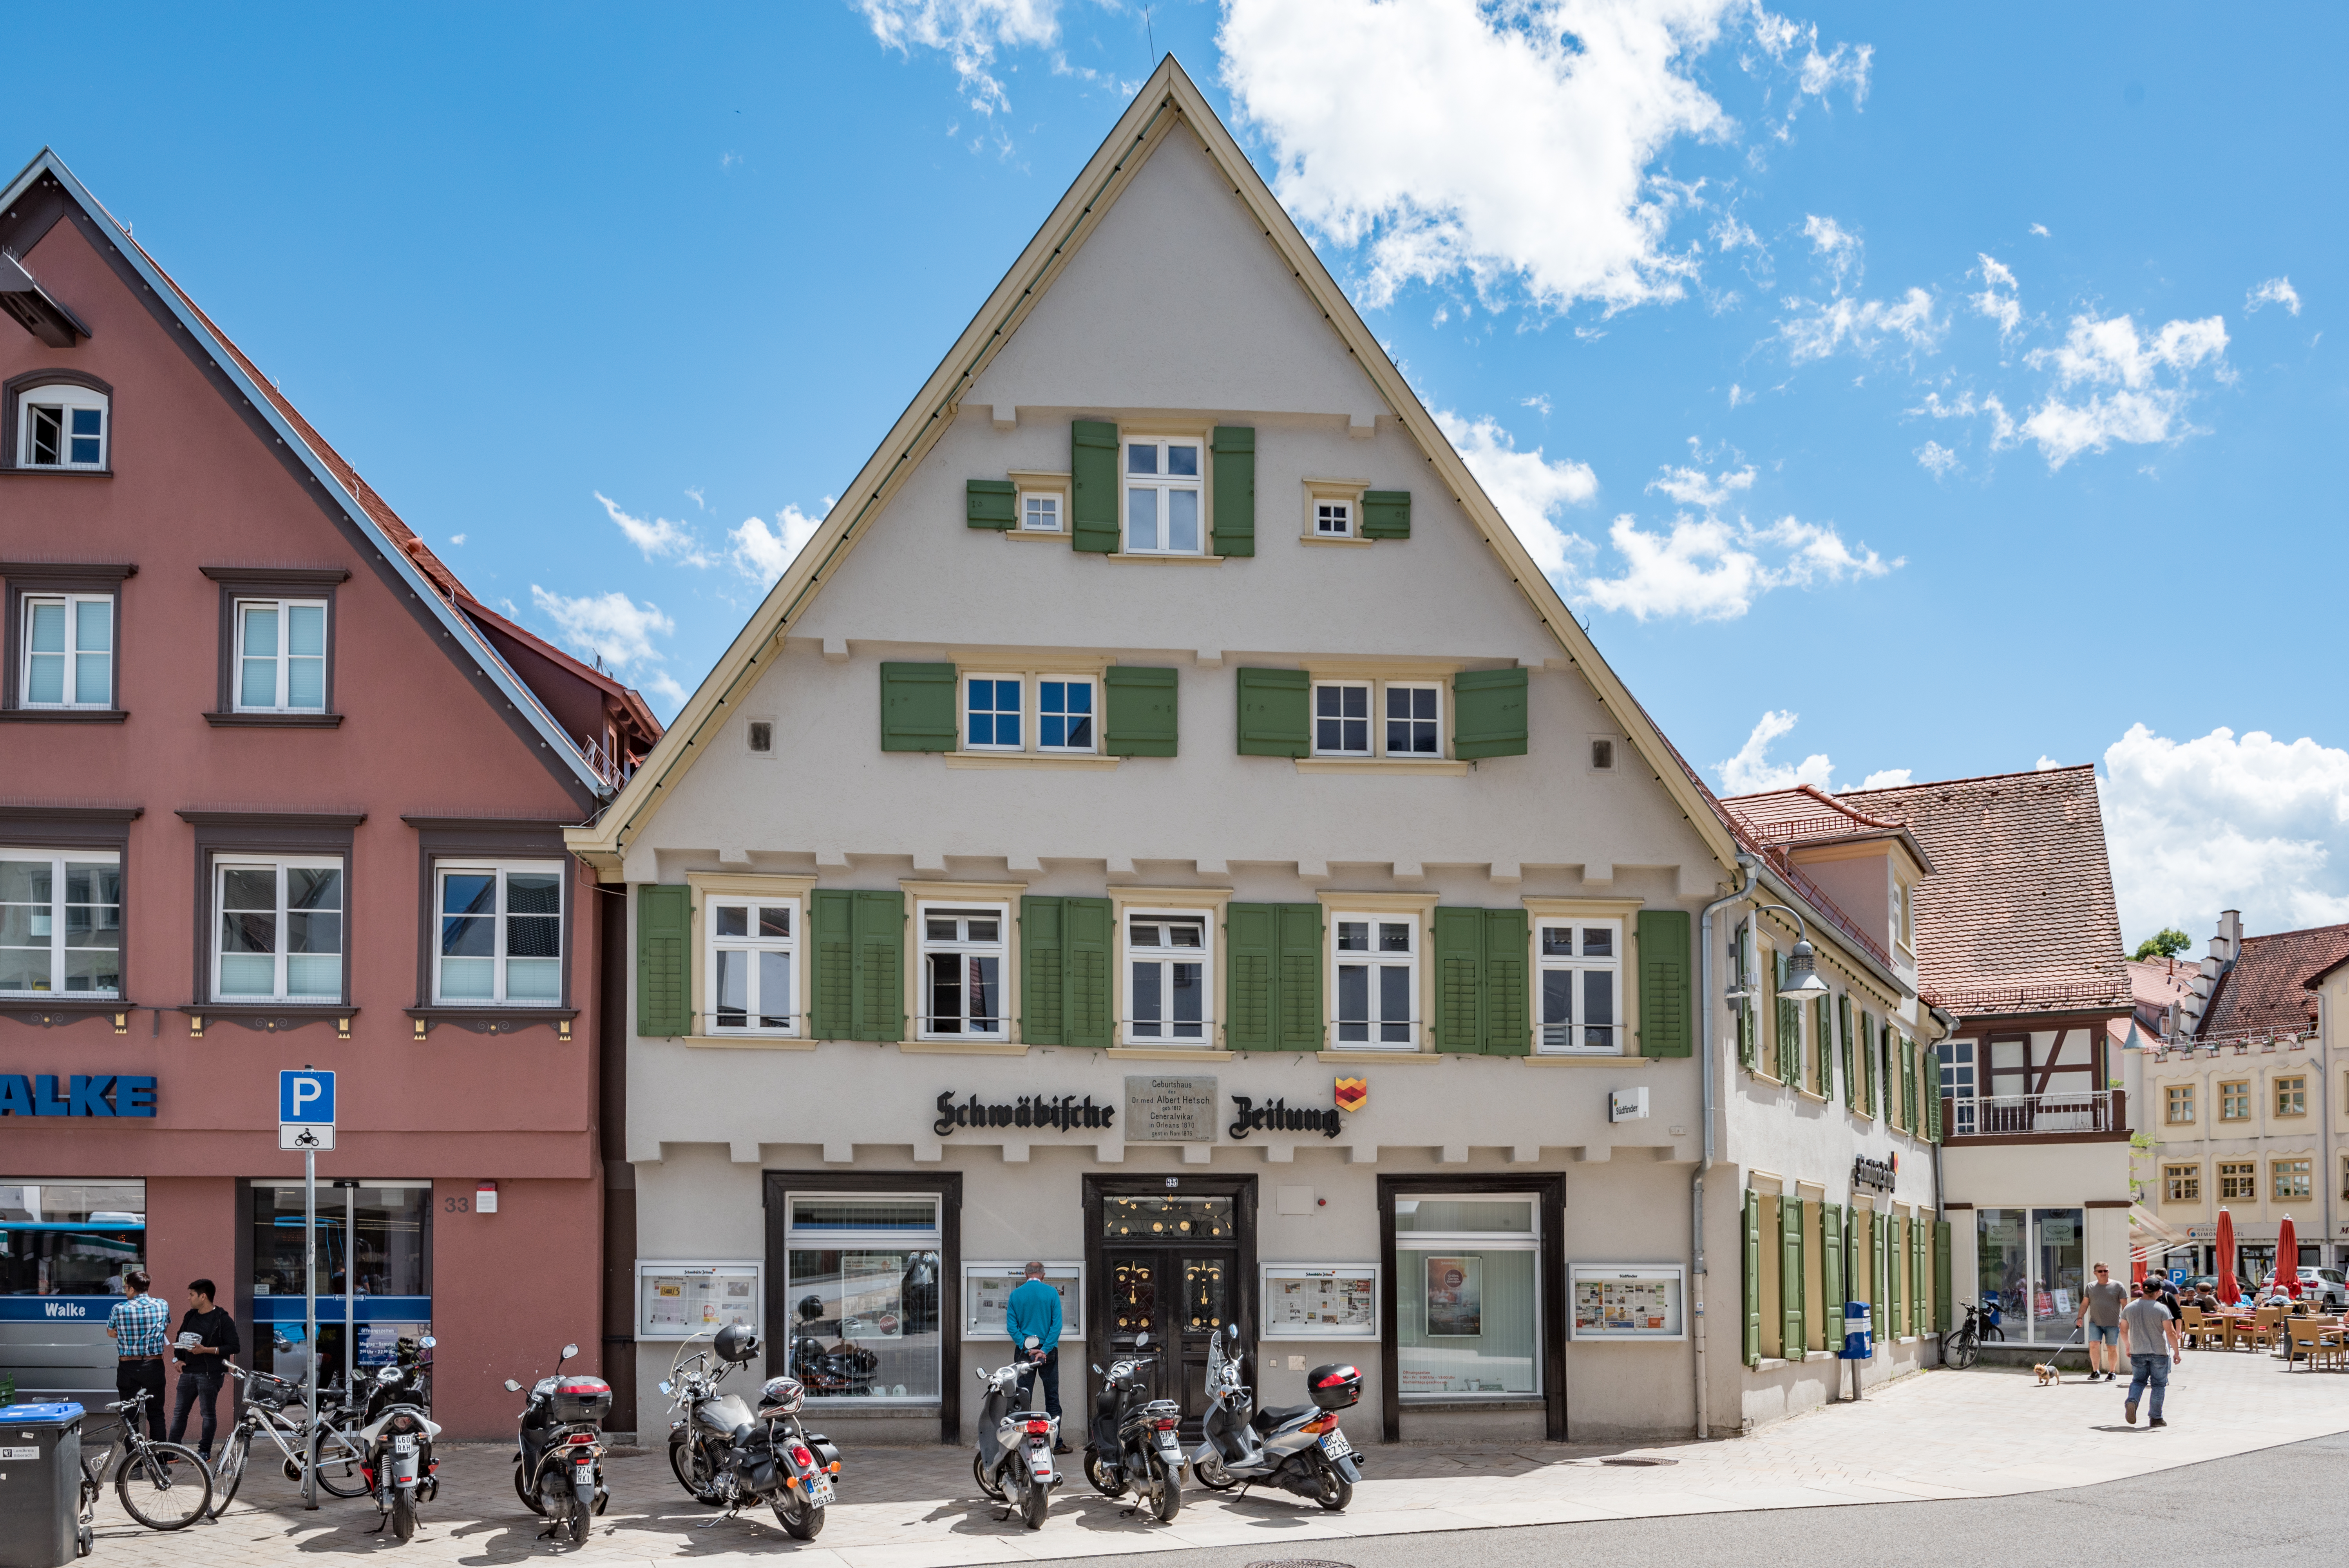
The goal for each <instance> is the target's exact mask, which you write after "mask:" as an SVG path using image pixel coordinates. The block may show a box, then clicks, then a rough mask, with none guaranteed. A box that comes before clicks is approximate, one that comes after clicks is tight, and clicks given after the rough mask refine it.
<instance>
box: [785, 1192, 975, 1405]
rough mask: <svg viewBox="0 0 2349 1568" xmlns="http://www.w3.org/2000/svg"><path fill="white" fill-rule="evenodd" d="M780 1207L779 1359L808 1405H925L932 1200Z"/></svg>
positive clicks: (935, 1375) (932, 1288)
mask: <svg viewBox="0 0 2349 1568" xmlns="http://www.w3.org/2000/svg"><path fill="white" fill-rule="evenodd" d="M784 1203H785V1213H786V1221H785V1243H784V1244H785V1253H784V1256H785V1259H786V1263H785V1274H784V1280H783V1300H784V1303H785V1304H786V1315H787V1317H788V1320H789V1322H790V1325H791V1326H790V1330H789V1333H790V1336H791V1344H790V1346H789V1349H788V1351H787V1352H786V1353H785V1354H786V1357H787V1362H788V1365H789V1367H790V1368H791V1373H792V1377H797V1378H798V1379H799V1380H800V1382H801V1383H802V1385H804V1386H805V1387H806V1388H807V1392H808V1398H811V1399H822V1400H831V1399H876V1400H878V1399H889V1400H905V1401H919V1402H922V1403H935V1402H936V1400H937V1398H938V1397H939V1382H940V1377H941V1376H942V1372H943V1368H942V1365H941V1355H940V1346H941V1336H940V1326H939V1322H938V1307H939V1297H940V1293H941V1286H942V1282H941V1280H940V1279H939V1271H940V1268H941V1266H942V1265H941V1262H940V1258H939V1246H940V1239H939V1229H938V1200H937V1199H936V1197H935V1196H932V1195H930V1194H927V1193H882V1194H874V1195H871V1196H866V1195H861V1194H855V1193H833V1192H823V1193H812V1192H793V1193H791V1194H788V1195H787V1196H786V1197H785V1199H784Z"/></svg>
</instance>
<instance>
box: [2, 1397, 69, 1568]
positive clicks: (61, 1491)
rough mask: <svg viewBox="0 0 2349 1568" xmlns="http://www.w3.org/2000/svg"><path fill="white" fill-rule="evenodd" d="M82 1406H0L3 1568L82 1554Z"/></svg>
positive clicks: (54, 1562)
mask: <svg viewBox="0 0 2349 1568" xmlns="http://www.w3.org/2000/svg"><path fill="white" fill-rule="evenodd" d="M81 1418H82V1408H81V1407H80V1406H79V1405H9V1406H5V1407H0V1568H63V1564H65V1563H70V1562H72V1561H73V1560H74V1559H75V1558H76V1557H78V1556H79V1555H80V1554H81V1542H80V1532H81Z"/></svg>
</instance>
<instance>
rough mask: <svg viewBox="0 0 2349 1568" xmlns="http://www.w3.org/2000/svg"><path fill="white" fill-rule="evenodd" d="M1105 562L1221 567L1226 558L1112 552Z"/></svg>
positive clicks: (1106, 556)
mask: <svg viewBox="0 0 2349 1568" xmlns="http://www.w3.org/2000/svg"><path fill="white" fill-rule="evenodd" d="M1100 559H1102V560H1103V561H1148V562H1155V563H1156V564H1158V565H1161V566H1221V565H1222V564H1223V563H1224V562H1225V560H1226V557H1224V556H1221V555H1174V554H1166V555H1154V554H1151V553H1149V552H1146V551H1133V552H1127V551H1123V550H1117V551H1111V552H1105V553H1104V554H1102V556H1101V557H1100Z"/></svg>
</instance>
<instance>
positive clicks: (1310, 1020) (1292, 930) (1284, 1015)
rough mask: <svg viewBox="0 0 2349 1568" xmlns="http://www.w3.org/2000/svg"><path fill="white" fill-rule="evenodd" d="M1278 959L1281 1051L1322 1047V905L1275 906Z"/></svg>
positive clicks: (1277, 1015)
mask: <svg viewBox="0 0 2349 1568" xmlns="http://www.w3.org/2000/svg"><path fill="white" fill-rule="evenodd" d="M1274 908H1275V910H1276V913H1275V916H1274V925H1275V927H1276V936H1277V938H1278V947H1279V952H1278V964H1277V965H1276V966H1275V968H1274V971H1273V974H1274V985H1273V989H1274V996H1273V1020H1274V1023H1275V1025H1276V1026H1277V1027H1278V1038H1276V1039H1275V1040H1274V1042H1273V1048H1274V1049H1275V1050H1280V1051H1318V1050H1319V1049H1321V1048H1322V1047H1323V1046H1324V1045H1326V1044H1327V1043H1328V1042H1327V1041H1326V1040H1325V1039H1324V1038H1323V1036H1322V1033H1321V906H1320V905H1319V904H1318V903H1284V904H1278V905H1275V906H1274Z"/></svg>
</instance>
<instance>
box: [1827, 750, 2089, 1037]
mask: <svg viewBox="0 0 2349 1568" xmlns="http://www.w3.org/2000/svg"><path fill="white" fill-rule="evenodd" d="M1841 799H1843V800H1844V801H1845V802H1846V803H1847V804H1848V805H1849V806H1850V807H1851V809H1853V810H1858V811H1864V812H1866V813H1867V814H1868V815H1869V816H1871V817H1875V818H1878V819H1879V820H1885V821H1891V822H1899V823H1901V824H1903V825H1904V826H1906V827H1907V828H1908V829H1909V831H1911V832H1912V833H1914V834H1915V835H1916V836H1917V838H1918V839H1919V840H1920V841H1921V842H1922V843H1923V844H1924V846H1925V849H1926V851H1927V852H1929V853H1930V855H1931V856H1932V857H1933V864H1934V867H1935V873H1934V874H1933V875H1932V876H1930V877H1927V878H1926V879H1925V880H1924V882H1923V883H1922V884H1920V887H1919V888H1918V890H1917V908H1916V925H1917V968H1918V975H1919V978H1920V981H1921V982H1922V983H1923V984H1924V985H1927V986H1929V987H1930V988H1931V989H1932V990H1934V991H1936V992H1938V993H1940V997H1941V1001H1942V1004H1943V1006H1947V1007H1948V1008H1949V1009H1950V1010H1951V1011H1952V1012H1955V1013H1960V1014H1969V1015H1975V1016H1981V1015H1987V1014H1995V1013H2016V1012H2047V1011H2085V1010H2089V1009H2108V1008H2127V1007H2128V1006H2130V1005H2131V1002H2132V1000H2133V996H2132V992H2131V986H2130V982H2129V975H2128V967H2127V965H2128V961H2127V958H2126V957H2124V956H2123V954H2122V951H2121V923H2120V912H2119V908H2118V906H2117V905H2116V903H2115V901H2114V898H2113V872H2112V862H2111V861H2110V860H2109V859H2108V858H2107V856H2106V850H2105V820H2104V813H2103V811H2102V810H2101V809H2100V808H2099V806H2098V804H2097V799H2096V773H2095V768H2094V767H2092V766H2091V767H2080V768H2057V769H2048V770H2047V771H2045V772H2031V773H2000V774H1992V775H1990V776H1988V777H1985V778H1979V779H1944V780H1941V781H1939V782H1936V783H1930V784H1910V785H1904V786H1902V787H1900V788H1899V789H1861V790H1855V791H1853V792H1852V793H1850V794H1848V795H1846V796H1844V797H1842V798H1841Z"/></svg>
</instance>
